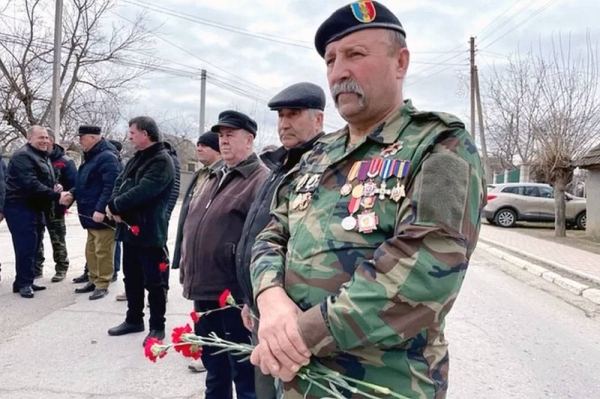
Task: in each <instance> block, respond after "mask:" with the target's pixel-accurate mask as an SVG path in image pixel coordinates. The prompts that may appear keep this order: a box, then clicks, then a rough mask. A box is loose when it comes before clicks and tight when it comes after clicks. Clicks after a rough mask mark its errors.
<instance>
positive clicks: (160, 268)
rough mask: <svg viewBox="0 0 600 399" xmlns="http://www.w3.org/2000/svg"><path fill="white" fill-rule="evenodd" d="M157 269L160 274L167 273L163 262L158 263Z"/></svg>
mask: <svg viewBox="0 0 600 399" xmlns="http://www.w3.org/2000/svg"><path fill="white" fill-rule="evenodd" d="M158 269H159V270H160V271H161V272H162V273H164V272H166V271H167V264H166V263H165V262H160V263H159V264H158Z"/></svg>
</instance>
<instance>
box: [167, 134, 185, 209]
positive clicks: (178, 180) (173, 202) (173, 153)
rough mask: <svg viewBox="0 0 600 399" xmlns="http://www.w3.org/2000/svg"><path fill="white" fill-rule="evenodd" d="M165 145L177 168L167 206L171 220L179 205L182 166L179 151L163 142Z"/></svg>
mask: <svg viewBox="0 0 600 399" xmlns="http://www.w3.org/2000/svg"><path fill="white" fill-rule="evenodd" d="M163 144H164V145H165V148H166V149H167V151H168V152H169V155H170V156H171V159H172V160H173V166H174V167H175V179H174V180H173V189H172V190H171V196H170V197H169V203H168V205H167V213H168V214H169V219H170V218H171V214H172V213H173V209H175V205H177V199H178V198H179V190H180V189H181V165H180V164H179V157H178V156H177V151H175V147H173V146H172V145H171V144H169V143H167V142H166V141H165V142H163Z"/></svg>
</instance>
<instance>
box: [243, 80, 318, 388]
mask: <svg viewBox="0 0 600 399" xmlns="http://www.w3.org/2000/svg"><path fill="white" fill-rule="evenodd" d="M268 105H269V107H270V108H271V110H273V111H277V115H278V123H277V129H278V132H279V140H280V141H281V144H282V146H281V147H279V148H277V149H276V150H275V151H272V152H264V153H263V154H262V155H261V159H262V161H263V163H264V164H265V165H266V166H267V167H268V168H269V169H270V170H271V174H270V175H269V177H268V178H267V180H266V181H265V183H264V184H263V186H262V188H261V189H260V191H259V193H258V195H257V196H256V200H255V201H254V203H253V204H252V207H251V208H250V212H249V213H248V217H247V218H246V223H245V224H244V230H243V233H242V239H241V240H240V243H239V245H238V249H237V259H236V260H237V262H236V263H237V265H236V266H237V275H238V279H239V282H240V286H241V287H242V290H243V291H244V296H245V299H244V301H245V303H246V305H245V306H244V310H243V311H242V317H243V318H244V325H245V326H246V327H247V328H248V329H249V330H251V331H253V333H254V334H256V327H258V326H254V323H253V320H254V319H253V318H252V317H251V316H249V312H250V311H252V312H253V313H256V309H254V302H253V295H252V283H251V281H250V270H249V267H250V261H251V249H252V245H253V244H254V240H255V238H256V235H257V234H258V233H260V232H261V231H262V230H263V229H264V228H265V227H266V226H267V224H268V223H269V221H270V220H271V216H270V213H271V202H272V201H273V195H274V194H275V191H276V189H277V187H278V186H280V184H281V182H282V181H283V178H284V177H285V175H286V174H287V173H288V172H289V171H290V170H292V168H293V167H294V166H296V165H297V164H298V162H300V158H301V157H302V155H304V154H305V153H306V152H308V151H310V150H311V149H312V148H313V145H314V144H315V142H316V141H317V140H318V139H319V138H320V137H321V136H323V110H324V109H325V92H324V91H323V89H321V88H320V87H319V86H317V85H315V84H313V83H297V84H294V85H292V86H290V87H288V88H286V89H284V90H283V91H281V92H280V93H279V94H277V95H276V96H275V97H273V98H272V99H271V101H269V104H268ZM250 308H252V310H251V309H250ZM255 374H256V397H257V399H271V398H275V385H274V380H273V378H271V377H270V376H265V375H264V374H262V373H261V372H260V369H259V368H256V370H255Z"/></svg>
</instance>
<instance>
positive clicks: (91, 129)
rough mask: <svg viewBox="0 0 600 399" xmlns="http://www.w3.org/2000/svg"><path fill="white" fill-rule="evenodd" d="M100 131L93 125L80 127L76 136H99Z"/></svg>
mask: <svg viewBox="0 0 600 399" xmlns="http://www.w3.org/2000/svg"><path fill="white" fill-rule="evenodd" d="M101 133H102V129H101V128H100V126H94V125H81V126H79V129H78V131H77V135H79V136H81V135H82V134H101Z"/></svg>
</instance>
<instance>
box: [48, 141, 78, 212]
mask: <svg viewBox="0 0 600 399" xmlns="http://www.w3.org/2000/svg"><path fill="white" fill-rule="evenodd" d="M50 162H51V163H52V168H53V170H54V177H55V178H56V180H57V181H58V183H59V184H60V185H61V186H63V190H64V191H71V190H72V189H73V188H74V187H75V184H76V183H77V165H76V164H75V161H73V159H71V158H70V157H69V156H67V155H66V153H65V149H64V148H63V147H61V146H60V145H58V144H54V148H53V149H52V152H51V153H50ZM65 209H67V208H66V207H65V206H63V205H60V204H59V203H58V202H57V203H56V205H55V207H54V212H55V213H56V215H62V214H64V213H65Z"/></svg>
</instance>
